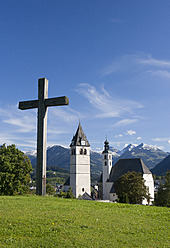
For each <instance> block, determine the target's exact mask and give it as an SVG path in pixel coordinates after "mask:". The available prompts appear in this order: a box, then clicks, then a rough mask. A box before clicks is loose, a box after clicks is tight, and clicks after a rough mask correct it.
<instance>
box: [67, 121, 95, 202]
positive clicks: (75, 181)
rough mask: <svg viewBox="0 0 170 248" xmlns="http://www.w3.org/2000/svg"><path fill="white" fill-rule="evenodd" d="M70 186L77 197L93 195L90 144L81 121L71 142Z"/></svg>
mask: <svg viewBox="0 0 170 248" xmlns="http://www.w3.org/2000/svg"><path fill="white" fill-rule="evenodd" d="M70 187H71V189H72V192H73V195H74V196H75V197H76V198H78V197H79V195H83V194H84V193H85V192H86V193H88V194H89V195H91V183H90V144H89V142H88V140H87V138H86V136H85V134H84V132H83V129H82V126H81V124H80V122H79V125H78V128H77V131H76V134H75V135H74V136H73V138H72V141H71V144H70Z"/></svg>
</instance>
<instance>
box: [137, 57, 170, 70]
mask: <svg viewBox="0 0 170 248" xmlns="http://www.w3.org/2000/svg"><path fill="white" fill-rule="evenodd" d="M136 61H137V62H138V63H139V64H143V65H149V66H154V67H159V68H170V61H169V60H159V59H154V58H152V56H150V55H148V56H147V58H138V59H137V60H136Z"/></svg>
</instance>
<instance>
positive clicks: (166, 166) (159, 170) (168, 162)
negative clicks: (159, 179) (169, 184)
mask: <svg viewBox="0 0 170 248" xmlns="http://www.w3.org/2000/svg"><path fill="white" fill-rule="evenodd" d="M168 170H170V155H168V156H167V157H166V158H164V159H163V160H162V161H161V162H160V163H159V164H157V165H156V166H155V167H154V168H153V169H151V172H152V174H155V175H157V176H160V175H165V174H166V172H167V171H168Z"/></svg>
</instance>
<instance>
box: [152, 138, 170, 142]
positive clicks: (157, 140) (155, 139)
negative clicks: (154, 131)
mask: <svg viewBox="0 0 170 248" xmlns="http://www.w3.org/2000/svg"><path fill="white" fill-rule="evenodd" d="M152 141H156V142H169V138H167V137H165V138H154V139H152ZM169 143H170V142H169Z"/></svg>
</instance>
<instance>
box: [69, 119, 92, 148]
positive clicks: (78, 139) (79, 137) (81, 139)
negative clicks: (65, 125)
mask: <svg viewBox="0 0 170 248" xmlns="http://www.w3.org/2000/svg"><path fill="white" fill-rule="evenodd" d="M82 145H83V146H90V144H89V142H88V140H87V138H86V135H85V134H84V132H83V129H82V126H81V123H80V119H79V125H78V128H77V131H76V134H75V135H74V136H73V139H72V141H71V144H70V146H82Z"/></svg>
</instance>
